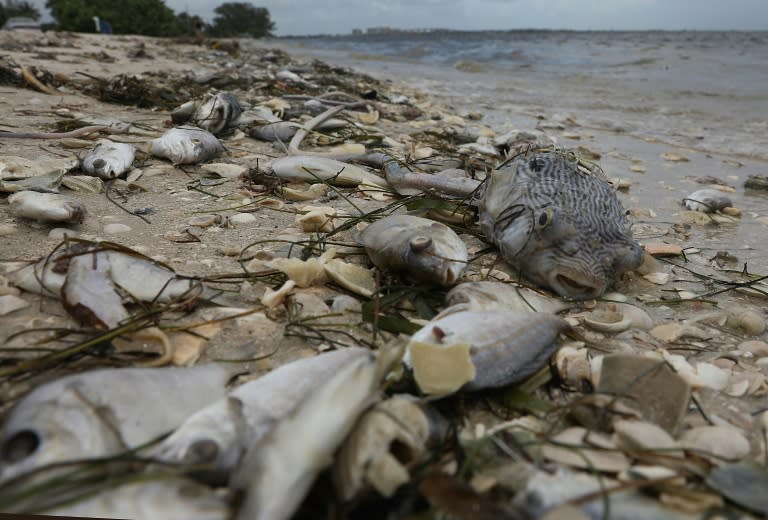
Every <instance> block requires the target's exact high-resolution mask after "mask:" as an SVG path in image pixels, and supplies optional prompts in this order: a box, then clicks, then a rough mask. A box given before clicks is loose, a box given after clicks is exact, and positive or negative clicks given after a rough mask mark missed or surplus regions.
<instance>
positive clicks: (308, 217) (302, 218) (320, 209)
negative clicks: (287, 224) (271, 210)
mask: <svg viewBox="0 0 768 520" xmlns="http://www.w3.org/2000/svg"><path fill="white" fill-rule="evenodd" d="M302 211H306V213H304V214H303V215H298V216H297V217H296V223H297V224H299V226H300V227H301V229H302V231H304V232H305V233H330V232H331V231H333V230H334V227H333V218H334V217H335V216H336V209H335V208H331V207H329V206H305V207H303V208H302Z"/></svg>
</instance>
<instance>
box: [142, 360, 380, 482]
mask: <svg viewBox="0 0 768 520" xmlns="http://www.w3.org/2000/svg"><path fill="white" fill-rule="evenodd" d="M369 355H370V354H369V352H368V351H366V350H364V349H360V348H347V349H343V350H337V351H335V352H331V353H328V354H321V355H318V356H315V357H311V358H306V359H300V360H298V361H294V362H291V363H288V364H285V365H282V366H280V367H279V368H277V369H275V370H273V371H272V372H270V373H268V374H266V375H264V376H262V377H260V378H258V379H256V380H254V381H250V382H248V383H245V384H244V385H241V386H239V387H237V388H236V389H235V390H233V391H232V392H230V394H229V395H228V396H227V397H225V398H224V399H221V400H219V401H217V402H215V403H212V404H211V405H209V406H207V407H205V408H203V409H202V410H200V411H199V412H197V413H196V414H194V415H192V416H191V417H189V418H188V419H187V420H186V421H185V422H184V424H182V425H181V426H179V428H178V429H177V430H176V431H175V432H173V434H172V435H170V436H169V437H168V438H166V439H165V440H164V441H163V442H162V443H161V444H160V445H158V447H157V448H156V449H155V450H153V455H154V456H156V457H157V458H159V459H161V460H164V461H167V462H175V463H185V464H193V465H200V466H201V467H206V469H205V470H204V471H203V472H198V475H199V476H201V477H202V478H203V479H204V480H206V481H210V482H214V483H218V484H223V483H225V482H226V480H227V479H228V478H229V476H230V474H231V472H232V470H233V469H234V468H235V466H236V465H237V463H238V462H239V461H240V459H241V457H242V455H243V453H244V452H245V450H246V449H247V448H248V446H250V445H253V444H257V443H258V442H259V440H260V439H261V438H262V437H264V436H265V435H266V434H267V433H268V432H269V431H270V430H271V429H272V428H273V427H274V426H275V424H276V422H278V421H280V420H281V419H282V418H283V417H286V416H288V415H289V414H291V413H293V412H294V410H296V409H297V408H299V407H300V406H302V403H303V402H304V400H306V399H308V398H309V396H310V394H311V393H312V392H314V391H315V390H316V387H317V386H318V385H319V384H322V382H323V381H324V380H326V379H328V378H330V377H331V376H332V374H334V373H335V372H336V371H337V370H339V369H341V368H342V367H344V366H346V365H348V364H349V363H350V362H351V361H350V360H353V359H358V358H367V357H368V356H369Z"/></svg>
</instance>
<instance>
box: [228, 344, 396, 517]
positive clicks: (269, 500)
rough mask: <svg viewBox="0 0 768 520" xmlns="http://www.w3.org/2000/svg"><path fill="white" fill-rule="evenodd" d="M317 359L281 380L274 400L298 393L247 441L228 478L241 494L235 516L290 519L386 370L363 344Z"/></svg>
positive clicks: (382, 361) (374, 395)
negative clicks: (306, 369)
mask: <svg viewBox="0 0 768 520" xmlns="http://www.w3.org/2000/svg"><path fill="white" fill-rule="evenodd" d="M316 359H317V361H315V363H313V364H312V365H313V369H312V370H310V371H309V372H304V373H303V374H302V375H301V377H299V378H298V379H293V378H281V382H280V387H281V389H284V390H283V392H280V391H278V392H277V393H276V394H274V395H276V396H277V398H280V399H282V398H285V393H286V392H287V395H289V396H296V395H297V394H298V393H299V392H300V391H301V390H300V389H303V395H302V397H301V398H298V399H293V400H292V404H291V405H289V406H286V407H285V408H283V409H282V413H281V414H280V415H279V416H272V417H274V419H273V420H272V421H269V422H268V423H267V424H268V428H269V429H268V431H266V432H264V433H263V434H262V435H260V436H258V437H256V438H251V439H249V443H248V444H249V445H248V446H247V447H246V453H245V455H244V457H243V459H242V461H241V462H240V464H239V466H238V467H237V469H236V471H235V473H234V475H233V476H232V479H231V480H230V485H231V487H232V488H233V489H234V490H235V491H239V492H242V493H244V495H245V498H244V500H243V503H242V506H241V508H240V510H239V511H238V513H237V518H243V519H244V518H254V519H267V518H269V519H272V518H274V519H279V518H290V516H291V515H292V514H293V513H294V511H295V510H296V508H297V507H298V506H299V504H300V503H301V501H302V500H303V498H304V496H305V494H306V493H307V491H309V487H310V486H311V485H312V483H313V482H314V480H315V478H316V476H317V475H318V473H319V472H320V471H322V470H323V469H324V468H326V467H328V466H330V465H331V463H332V462H333V454H334V452H335V451H336V450H337V449H338V447H339V445H340V444H341V443H342V441H343V440H344V438H345V437H346V436H347V434H348V433H349V431H350V430H351V429H352V427H353V426H354V424H355V422H356V421H357V419H358V417H359V415H360V414H361V413H362V412H363V410H365V408H367V407H368V406H370V405H371V404H372V403H373V402H374V401H375V400H376V399H377V398H378V388H379V382H380V378H381V377H383V375H384V372H385V371H386V370H388V368H389V366H388V362H387V361H385V357H384V356H381V357H377V356H376V355H374V354H373V353H372V352H370V351H368V350H366V349H362V348H353V347H350V348H346V349H342V350H338V351H335V352H331V353H327V354H320V355H319V356H318V357H317V358H316ZM288 367H290V365H288ZM309 373H312V375H311V376H310V375H308V374H309ZM303 381H308V383H304V384H302V382H303ZM297 388H298V389H299V391H297ZM269 407H270V408H275V403H274V402H270V404H269ZM267 413H269V412H267Z"/></svg>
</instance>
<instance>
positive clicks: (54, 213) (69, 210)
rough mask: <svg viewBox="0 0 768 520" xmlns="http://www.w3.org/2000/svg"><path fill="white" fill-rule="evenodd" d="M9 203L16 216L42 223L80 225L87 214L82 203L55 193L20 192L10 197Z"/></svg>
mask: <svg viewBox="0 0 768 520" xmlns="http://www.w3.org/2000/svg"><path fill="white" fill-rule="evenodd" d="M8 202H9V203H10V205H11V212H12V213H13V214H15V215H16V216H18V217H24V218H29V219H34V220H38V221H40V222H65V223H68V224H79V223H81V222H82V221H83V219H84V218H85V214H86V213H87V211H86V209H85V206H84V205H83V204H82V203H81V202H80V201H77V200H75V199H72V198H70V197H66V196H64V195H57V194H54V193H38V192H35V191H20V192H17V193H14V194H13V195H11V196H10V197H8Z"/></svg>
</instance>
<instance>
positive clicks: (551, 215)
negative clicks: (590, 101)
mask: <svg viewBox="0 0 768 520" xmlns="http://www.w3.org/2000/svg"><path fill="white" fill-rule="evenodd" d="M553 220H555V212H554V211H552V208H544V209H543V210H542V211H541V213H539V215H538V216H537V217H536V228H537V229H543V228H545V227H547V226H548V225H550V224H551V223H552V221H553Z"/></svg>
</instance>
